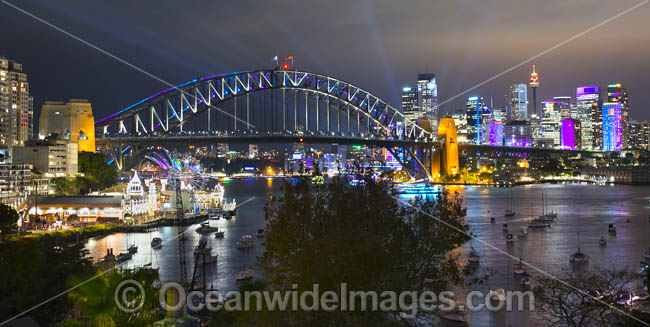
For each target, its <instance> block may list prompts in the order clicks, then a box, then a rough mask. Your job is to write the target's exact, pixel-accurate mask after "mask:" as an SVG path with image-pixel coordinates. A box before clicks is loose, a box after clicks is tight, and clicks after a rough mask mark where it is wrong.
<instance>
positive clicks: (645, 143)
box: [628, 120, 650, 150]
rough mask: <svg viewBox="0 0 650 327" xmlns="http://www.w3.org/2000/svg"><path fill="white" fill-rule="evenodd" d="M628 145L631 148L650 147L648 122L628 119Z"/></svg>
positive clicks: (644, 148)
mask: <svg viewBox="0 0 650 327" xmlns="http://www.w3.org/2000/svg"><path fill="white" fill-rule="evenodd" d="M628 135H629V140H628V142H629V145H630V147H631V148H633V149H643V150H649V149H650V122H648V121H647V120H644V121H630V129H629V133H628Z"/></svg>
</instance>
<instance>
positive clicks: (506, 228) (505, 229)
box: [503, 224, 508, 232]
mask: <svg viewBox="0 0 650 327" xmlns="http://www.w3.org/2000/svg"><path fill="white" fill-rule="evenodd" d="M503 231H504V232H507V231H508V224H503Z"/></svg>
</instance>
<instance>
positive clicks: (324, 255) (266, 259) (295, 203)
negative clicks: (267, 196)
mask: <svg viewBox="0 0 650 327" xmlns="http://www.w3.org/2000/svg"><path fill="white" fill-rule="evenodd" d="M359 185H360V186H350V185H349V183H348V182H347V180H345V179H343V178H335V179H333V180H330V181H329V183H326V184H324V185H312V184H311V183H309V182H308V181H300V182H298V183H297V184H295V185H291V184H287V185H286V186H285V188H284V193H283V195H282V197H281V198H279V199H273V200H271V201H270V203H269V204H268V205H267V207H266V208H265V213H266V219H267V220H268V223H269V226H268V228H269V229H270V233H269V235H268V237H267V239H266V241H265V246H266V252H265V253H264V255H263V256H262V257H261V258H260V262H259V264H260V266H261V268H262V270H263V271H264V275H265V277H266V278H267V282H268V284H269V287H271V288H272V289H274V290H292V285H293V284H298V285H299V286H298V290H311V289H312V285H313V284H319V288H320V292H321V294H322V292H324V291H326V290H331V291H334V292H336V293H339V292H340V284H341V283H347V284H348V288H349V289H350V290H365V291H376V292H378V294H381V292H382V291H394V292H398V293H399V292H402V291H423V290H424V288H425V286H426V287H428V288H429V289H431V288H432V289H433V290H434V291H435V290H438V291H440V290H444V289H447V288H448V286H449V285H450V284H451V283H460V282H462V280H463V273H462V271H461V269H460V266H459V264H458V262H457V259H458V258H457V256H455V255H452V254H450V251H451V250H453V249H455V248H457V247H458V246H460V245H462V244H463V243H465V242H466V241H467V240H468V236H467V235H466V234H464V233H461V232H459V230H460V231H466V230H467V226H466V225H464V223H463V217H464V216H465V209H464V208H463V206H462V199H461V198H460V196H458V195H456V194H453V195H452V194H449V193H447V192H446V191H445V192H444V193H442V195H440V196H439V197H438V198H437V199H436V200H432V199H422V198H416V199H415V200H412V201H411V202H410V205H401V204H400V203H399V201H398V200H397V198H396V197H395V195H394V192H393V191H392V190H391V188H390V185H389V184H387V183H381V182H379V183H378V182H375V181H373V180H371V179H365V181H364V182H362V183H359ZM432 216H433V217H439V218H440V220H441V221H444V222H445V223H447V224H449V226H448V225H446V224H443V223H441V222H440V221H438V220H436V219H434V218H432ZM450 226H453V227H450ZM425 280H426V281H427V285H425ZM339 295H340V294H339ZM396 314H397V313H395V312H393V313H384V312H341V311H336V312H322V311H321V312H319V311H316V312H300V314H291V313H287V312H270V313H267V315H266V316H264V318H263V319H256V320H255V321H254V323H255V324H256V325H267V326H280V325H290V324H291V325H294V326H302V325H304V326H307V325H336V326H358V325H366V326H369V325H374V326H381V325H396V324H397V325H400V324H402V323H404V321H403V320H399V319H395V317H396V316H395V315H396ZM257 318H259V317H257ZM400 321H401V322H400Z"/></svg>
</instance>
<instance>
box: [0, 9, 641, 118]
mask: <svg viewBox="0 0 650 327" xmlns="http://www.w3.org/2000/svg"><path fill="white" fill-rule="evenodd" d="M595 3H597V2H594V1H585V2H583V3H580V4H560V3H557V4H554V6H553V5H547V4H545V5H544V6H543V7H541V6H542V5H541V4H535V3H531V4H528V5H526V6H524V7H522V8H521V9H518V10H508V11H507V14H508V15H509V16H508V17H507V18H509V19H506V20H504V22H500V23H498V24H497V23H496V21H503V20H499V19H496V18H502V17H496V16H500V15H503V14H497V13H496V12H499V10H498V8H500V7H501V6H505V5H507V3H506V2H491V3H488V4H474V5H473V6H457V7H449V6H444V5H441V4H413V5H412V6H411V7H404V8H395V7H394V6H390V5H389V6H380V4H374V3H373V4H369V3H366V2H363V3H361V4H359V5H358V7H357V6H355V8H356V9H358V10H356V11H354V13H349V12H348V10H343V9H341V8H339V7H344V6H337V2H336V1H333V2H328V3H326V4H323V6H324V8H323V10H322V12H317V11H312V12H310V11H305V10H301V9H304V8H302V6H303V5H300V4H299V5H290V4H288V3H283V2H278V3H274V5H273V6H270V7H269V8H262V7H252V6H250V5H246V4H244V5H231V6H232V8H228V9H229V10H231V11H234V12H242V11H250V13H249V17H251V20H250V21H251V22H253V21H261V22H262V23H254V24H247V25H248V26H247V27H246V28H241V29H237V28H231V29H226V30H222V32H223V31H225V32H226V33H216V32H214V31H213V30H212V29H210V28H211V27H213V26H212V25H211V24H208V23H206V22H205V21H206V20H205V19H204V20H200V19H197V21H203V22H201V23H193V22H188V23H187V24H189V25H194V24H196V26H195V27H196V29H198V30H205V31H209V33H208V34H206V37H205V38H203V37H198V36H192V35H185V34H183V33H179V32H178V31H174V30H173V29H172V28H171V26H168V25H169V24H160V21H161V20H160V19H159V18H161V17H157V16H156V15H155V14H154V13H152V12H150V11H148V7H147V5H146V4H139V5H138V6H136V7H129V8H128V9H127V8H119V7H111V6H109V5H99V4H84V3H75V4H70V5H67V6H52V5H51V4H48V3H46V2H39V3H37V4H26V5H25V6H26V7H25V9H26V10H29V11H30V12H33V13H34V14H36V15H38V16H39V17H42V18H43V19H45V20H47V21H51V22H52V23H53V24H56V25H57V26H61V27H62V28H64V29H66V30H68V31H70V32H71V33H73V34H78V35H79V36H80V37H82V38H84V39H86V40H88V41H89V42H90V43H93V44H97V45H98V46H100V47H102V48H103V49H105V50H107V51H109V52H111V53H115V54H116V55H117V56H119V57H122V58H124V59H126V60H128V61H130V62H132V63H133V64H134V65H136V66H140V67H142V68H143V69H146V70H147V71H151V72H152V73H154V74H156V75H158V76H161V77H162V78H163V79H165V80H167V81H170V82H172V83H181V82H184V81H187V80H190V79H192V78H195V77H200V76H207V75H210V74H213V73H223V72H230V71H236V70H241V69H250V68H251V67H254V68H267V67H268V68H271V66H272V65H271V64H270V63H269V62H268V59H269V58H271V57H273V56H274V55H280V56H283V55H294V56H295V58H296V68H297V69H304V70H307V71H314V72H322V71H328V72H331V73H330V75H333V76H337V77H339V78H341V79H343V80H346V81H349V82H352V83H356V84H359V85H364V86H366V88H367V89H368V90H370V91H372V92H374V93H376V94H378V95H380V96H381V97H382V98H385V99H386V100H387V101H389V102H390V103H391V104H393V105H395V106H399V103H400V97H401V89H402V86H403V85H407V84H411V83H412V82H411V81H412V80H413V77H412V76H415V75H416V74H417V73H420V72H424V71H429V72H432V73H434V74H436V77H437V83H438V85H439V96H438V98H439V100H440V101H444V100H446V99H448V98H449V97H451V96H454V95H456V94H458V93H459V92H461V91H463V90H465V89H466V88H468V87H470V86H472V85H473V84H475V83H477V82H479V81H482V80H485V79H487V78H489V77H490V76H492V75H493V74H495V73H498V72H500V71H502V69H505V68H508V67H511V66H512V65H514V64H516V63H518V62H520V61H521V60H523V59H526V58H528V57H530V56H531V55H534V54H536V53H538V52H539V51H542V50H544V49H545V48H548V47H549V46H552V45H554V44H556V43H557V42H560V41H562V40H564V39H566V38H567V37H569V36H571V34H570V33H568V32H569V31H571V32H572V33H578V32H581V31H582V30H584V29H586V28H589V27H591V26H593V25H595V24H597V23H599V22H601V21H602V20H603V19H607V18H609V17H611V15H612V13H615V12H620V11H623V10H624V9H625V8H626V6H628V5H629V6H628V7H631V6H632V5H634V4H635V3H632V2H629V3H628V2H625V3H623V4H604V5H602V6H599V7H598V8H597V9H594V8H595V7H594V6H592V4H595ZM106 6H108V7H106ZM168 6H169V7H170V8H172V7H174V5H171V4H170V5H168ZM260 6H263V5H260ZM483 6H488V7H490V9H492V10H491V11H489V13H486V15H488V14H489V15H490V17H486V16H481V12H480V11H479V9H481V7H483ZM380 7H381V9H378V8H380ZM262 9H264V10H262ZM266 9H268V10H266ZM536 10H537V11H539V12H541V13H543V14H546V15H545V16H544V18H545V19H544V20H539V21H538V22H537V23H536V24H535V26H534V28H535V29H540V30H541V29H544V30H545V33H540V34H539V36H538V35H536V34H534V33H531V32H532V31H531V29H533V27H531V26H528V25H529V24H526V22H527V19H528V18H531V17H534V15H533V16H531V15H532V14H531V13H530V12H535V11H536ZM203 11H204V12H205V13H198V12H195V11H193V10H191V9H187V8H183V9H182V11H181V12H182V14H183V15H186V16H191V17H194V16H193V15H195V16H196V17H203V16H202V15H206V14H208V13H211V14H212V15H215V16H217V17H218V18H219V21H220V22H227V21H229V20H230V19H232V18H229V17H227V16H228V15H226V14H224V13H223V11H222V10H219V8H218V7H211V8H208V9H204V10H203ZM566 11H569V13H570V12H571V11H573V12H577V11H581V12H589V13H590V14H589V15H581V16H579V17H578V18H576V16H575V15H574V16H573V17H574V18H572V19H569V20H567V19H566V16H567V15H568V14H569V13H567V12H566ZM647 11H648V8H644V6H641V7H639V8H638V9H637V10H635V11H633V12H630V13H629V14H627V15H626V16H625V19H620V20H616V21H613V22H611V23H609V24H607V25H605V26H602V27H600V28H599V29H597V30H595V31H592V32H591V33H588V34H586V35H584V36H582V37H581V38H579V39H576V40H575V41H572V42H571V43H569V44H566V45H565V46H563V47H561V48H559V49H557V50H555V51H554V52H552V53H549V54H547V55H545V56H543V57H540V58H539V59H537V60H535V64H536V65H537V70H538V72H539V74H540V76H541V79H542V80H543V82H542V85H541V86H540V88H539V89H538V90H537V91H538V102H540V101H542V100H547V99H552V98H553V97H554V96H562V95H571V94H572V90H573V89H574V88H575V87H577V86H580V85H591V84H597V85H601V86H606V85H608V84H611V83H617V82H620V83H622V84H624V85H626V86H627V87H628V89H629V92H630V93H631V94H632V95H634V94H641V93H642V92H643V89H644V87H645V85H647V84H648V83H650V80H649V79H648V76H645V75H643V74H638V73H637V72H638V71H643V70H644V67H646V66H647V65H648V63H647V62H646V61H645V60H642V57H643V56H640V54H643V53H647V51H646V48H648V47H650V46H649V45H648V44H650V42H647V39H648V36H647V35H644V34H643V33H642V30H644V29H643V24H646V23H645V22H643V21H642V19H640V17H642V15H643V13H647ZM106 12H108V13H110V14H111V15H108V16H107V15H102V14H104V13H106ZM305 12H308V14H305ZM298 13H300V14H301V15H298ZM357 13H361V14H360V15H359V14H357ZM427 13H428V15H430V16H431V18H428V17H427V16H426V14H427ZM445 13H447V14H452V13H453V14H455V15H461V16H462V17H466V18H468V19H467V20H464V22H465V23H466V25H464V26H461V27H462V28H460V29H458V28H454V27H458V26H454V25H451V24H452V22H450V21H449V18H447V17H445V15H444V14H445ZM273 14H281V15H283V17H284V16H286V17H287V18H289V19H287V20H286V21H283V23H282V24H280V23H277V22H271V21H270V20H269V15H273ZM0 15H2V18H3V21H4V22H5V24H7V25H8V26H19V27H20V28H21V34H20V36H19V37H18V36H17V35H16V36H14V35H9V36H7V37H6V42H5V43H4V44H5V48H4V49H3V50H2V54H3V55H4V56H6V57H8V58H11V59H13V60H15V61H17V62H21V63H22V64H23V65H24V66H25V70H26V72H27V73H28V74H29V75H30V84H31V85H30V86H31V88H32V92H31V93H33V94H34V95H35V103H34V106H35V107H36V108H40V106H41V104H42V103H43V102H44V101H46V100H59V101H61V100H66V99H68V98H89V99H90V100H91V101H92V102H93V103H96V104H97V105H96V116H97V117H104V116H106V115H108V114H110V113H111V112H115V111H117V110H119V109H121V108H124V107H127V106H129V105H131V104H133V103H135V102H137V101H139V100H141V99H142V98H143V97H144V96H146V95H147V94H154V93H156V92H158V91H160V90H162V89H164V88H166V87H165V85H162V84H161V83H160V82H158V81H155V80H153V79H151V78H150V77H147V76H146V75H144V74H142V73H140V72H137V71H134V70H132V69H131V68H129V67H126V66H124V65H123V64H121V63H119V62H116V61H114V60H113V59H111V58H109V57H107V56H105V55H102V54H101V53H98V52H97V51H96V50H94V49H91V48H88V47H87V46H85V45H83V44H81V43H79V42H78V41H76V40H74V39H71V38H69V37H68V36H66V35H63V34H61V33H60V32H58V31H55V30H52V29H51V28H50V27H48V26H46V25H44V24H42V23H40V22H37V21H35V20H33V19H32V18H30V17H27V16H25V15H23V14H21V13H18V12H15V11H11V10H7V11H3V13H2V14H0ZM133 15H141V17H140V18H141V19H138V21H137V22H135V21H132V20H129V18H132V17H133ZM324 15H327V16H328V17H329V16H331V17H336V19H335V20H334V21H328V20H322V19H319V18H323V16H324ZM407 15H411V16H412V18H409V19H406V18H407V17H408V16H407ZM231 16H233V17H236V16H238V15H231ZM423 16H425V17H423ZM447 16H449V15H447ZM451 16H454V15H451ZM583 16H584V17H583ZM107 17H110V18H107ZM255 17H258V18H260V19H258V20H256V19H255ZM292 17H293V18H296V19H290V18H292ZM587 17H588V18H589V19H587ZM154 18H158V19H154ZM298 18H299V19H298ZM474 18H476V19H474ZM563 18H564V19H563ZM307 19H310V20H311V21H313V22H314V23H313V24H314V25H313V29H309V30H310V31H300V29H299V28H298V27H299V26H301V24H302V23H304V22H306V20H307ZM599 19H600V20H599ZM560 20H562V21H561V22H560ZM207 21H216V20H213V19H210V20H207ZM391 21H400V22H402V23H403V24H399V26H394V27H395V28H394V29H391V28H390V27H391V26H393V25H392V24H391ZM116 22H118V23H117V24H116ZM122 23H123V24H122ZM445 23H448V24H447V25H446V26H448V28H445V25H444V24H445ZM440 24H442V26H439V25H440ZM159 25H160V26H159ZM214 26H237V24H226V23H224V24H220V23H219V24H215V25H214ZM387 26H388V27H387ZM427 26H436V27H438V28H437V29H435V30H434V31H431V30H430V29H427V28H426V27H427ZM154 27H155V28H158V27H161V32H160V34H157V33H153V30H154ZM351 27H354V28H351ZM417 27H419V28H417ZM262 28H264V30H265V31H267V32H266V33H270V34H272V35H277V36H276V37H274V38H273V39H274V42H268V41H267V40H263V39H264V37H263V36H264V35H263V34H266V33H257V34H256V33H255V31H252V30H251V29H255V30H261V29H262ZM406 28H409V29H411V30H413V31H414V32H412V33H405V32H404V33H402V30H403V29H406ZM187 30H192V28H187V29H183V31H187ZM348 30H349V31H348ZM421 30H424V31H426V32H423V31H421ZM343 31H347V33H342V32H343ZM334 32H338V34H337V38H338V39H337V40H338V41H337V43H336V44H340V45H342V46H343V45H345V44H350V45H351V44H352V43H351V42H353V41H352V40H355V41H354V42H356V43H354V45H355V48H356V47H357V46H358V47H360V48H365V49H368V50H367V51H368V52H367V53H360V52H354V53H349V52H348V50H345V49H338V50H335V51H332V50H327V49H325V48H323V45H322V44H321V43H322V42H321V41H322V40H324V39H327V38H328V35H330V34H331V33H334ZM305 33H307V34H305ZM526 33H529V34H530V35H533V36H532V37H529V38H526V39H524V38H523V37H524V35H525V34H526ZM542 34H543V35H542ZM37 36H39V37H41V40H42V41H41V42H42V43H43V44H42V45H41V48H42V49H43V50H44V51H45V54H46V55H45V56H43V55H42V52H40V51H39V52H31V53H29V52H27V51H24V50H19V49H26V48H29V43H28V40H30V39H33V38H35V37H37ZM43 36H46V37H43ZM206 38H207V40H209V39H210V38H215V40H217V41H219V42H216V43H215V42H212V44H223V45H224V46H217V47H208V46H206V45H205V44H204V43H202V42H200V41H199V39H206ZM236 38H240V39H241V40H242V41H245V42H241V43H239V42H238V43H237V46H231V47H228V46H227V45H228V44H231V43H232V42H234V41H235V39H236ZM418 38H419V39H418ZM514 39H517V40H518V41H517V44H516V46H514V45H512V46H511V45H509V43H508V42H506V41H508V40H514ZM297 40H301V42H300V43H298V41H297ZM616 40H618V41H623V42H625V44H626V45H627V46H626V47H604V46H603V45H605V44H611V43H612V42H614V41H616ZM168 41H177V42H168ZM319 42H320V43H319ZM521 42H523V44H524V45H525V46H523V47H522V45H521ZM176 43H178V44H176ZM504 43H505V44H504ZM531 43H532V44H531ZM206 44H207V43H206ZM434 44H436V45H441V46H440V47H435V46H434ZM142 47H144V48H147V49H148V50H146V51H139V50H142V49H141V48H142ZM328 47H329V45H328ZM330 48H331V47H330ZM223 49H227V50H223ZM523 49H525V51H523ZM504 50H505V51H504ZM648 50H650V49H648ZM71 51H72V52H74V53H75V54H78V55H79V57H81V58H82V59H81V60H79V59H78V57H75V59H74V60H73V59H72V58H71V57H70V54H71V53H72V52H71ZM596 51H597V53H598V55H597V56H592V55H585V54H588V53H592V52H593V53H595V52H596ZM476 53H478V54H479V55H476ZM477 57H478V58H477ZM235 58H237V59H235ZM316 58H318V59H316ZM341 58H344V59H345V60H340V59H341ZM530 66H531V65H523V66H522V67H519V68H517V69H515V70H513V71H511V72H509V73H508V74H506V75H505V76H502V77H500V78H498V79H497V80H494V81H492V82H490V83H488V84H486V85H484V86H483V87H480V88H478V89H476V90H474V91H473V92H470V93H467V94H465V95H464V96H462V97H460V98H458V99H456V100H455V101H452V102H450V103H447V104H444V105H442V106H441V114H447V113H451V112H453V111H454V110H458V109H462V108H463V107H464V100H463V99H467V97H469V96H472V95H480V96H483V97H486V98H489V97H492V98H493V99H494V103H495V106H502V105H504V104H505V97H504V95H505V94H506V93H507V88H508V86H509V85H511V84H515V83H520V82H526V81H527V78H528V75H529V74H530ZM377 77H379V78H377ZM91 81H92V83H91ZM124 81H132V82H134V85H138V87H137V88H133V87H123V86H124ZM127 85H128V84H127ZM115 94H118V95H119V96H115ZM502 98H503V99H502ZM645 101H647V100H645V99H643V98H641V97H636V98H635V97H634V96H633V99H632V100H630V108H631V117H630V118H631V119H632V120H644V119H650V113H649V112H647V111H646V110H644V108H646V107H647V106H648V103H645ZM538 105H539V104H538Z"/></svg>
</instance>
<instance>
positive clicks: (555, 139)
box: [541, 100, 561, 148]
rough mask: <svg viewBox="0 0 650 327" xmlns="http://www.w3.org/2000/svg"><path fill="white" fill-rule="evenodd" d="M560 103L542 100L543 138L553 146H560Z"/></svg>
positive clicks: (547, 143)
mask: <svg viewBox="0 0 650 327" xmlns="http://www.w3.org/2000/svg"><path fill="white" fill-rule="evenodd" d="M560 124H561V114H560V104H559V102H558V101H556V100H553V101H542V120H541V129H542V138H543V139H544V142H542V143H544V144H546V145H548V146H551V147H555V148H557V147H559V146H560Z"/></svg>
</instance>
